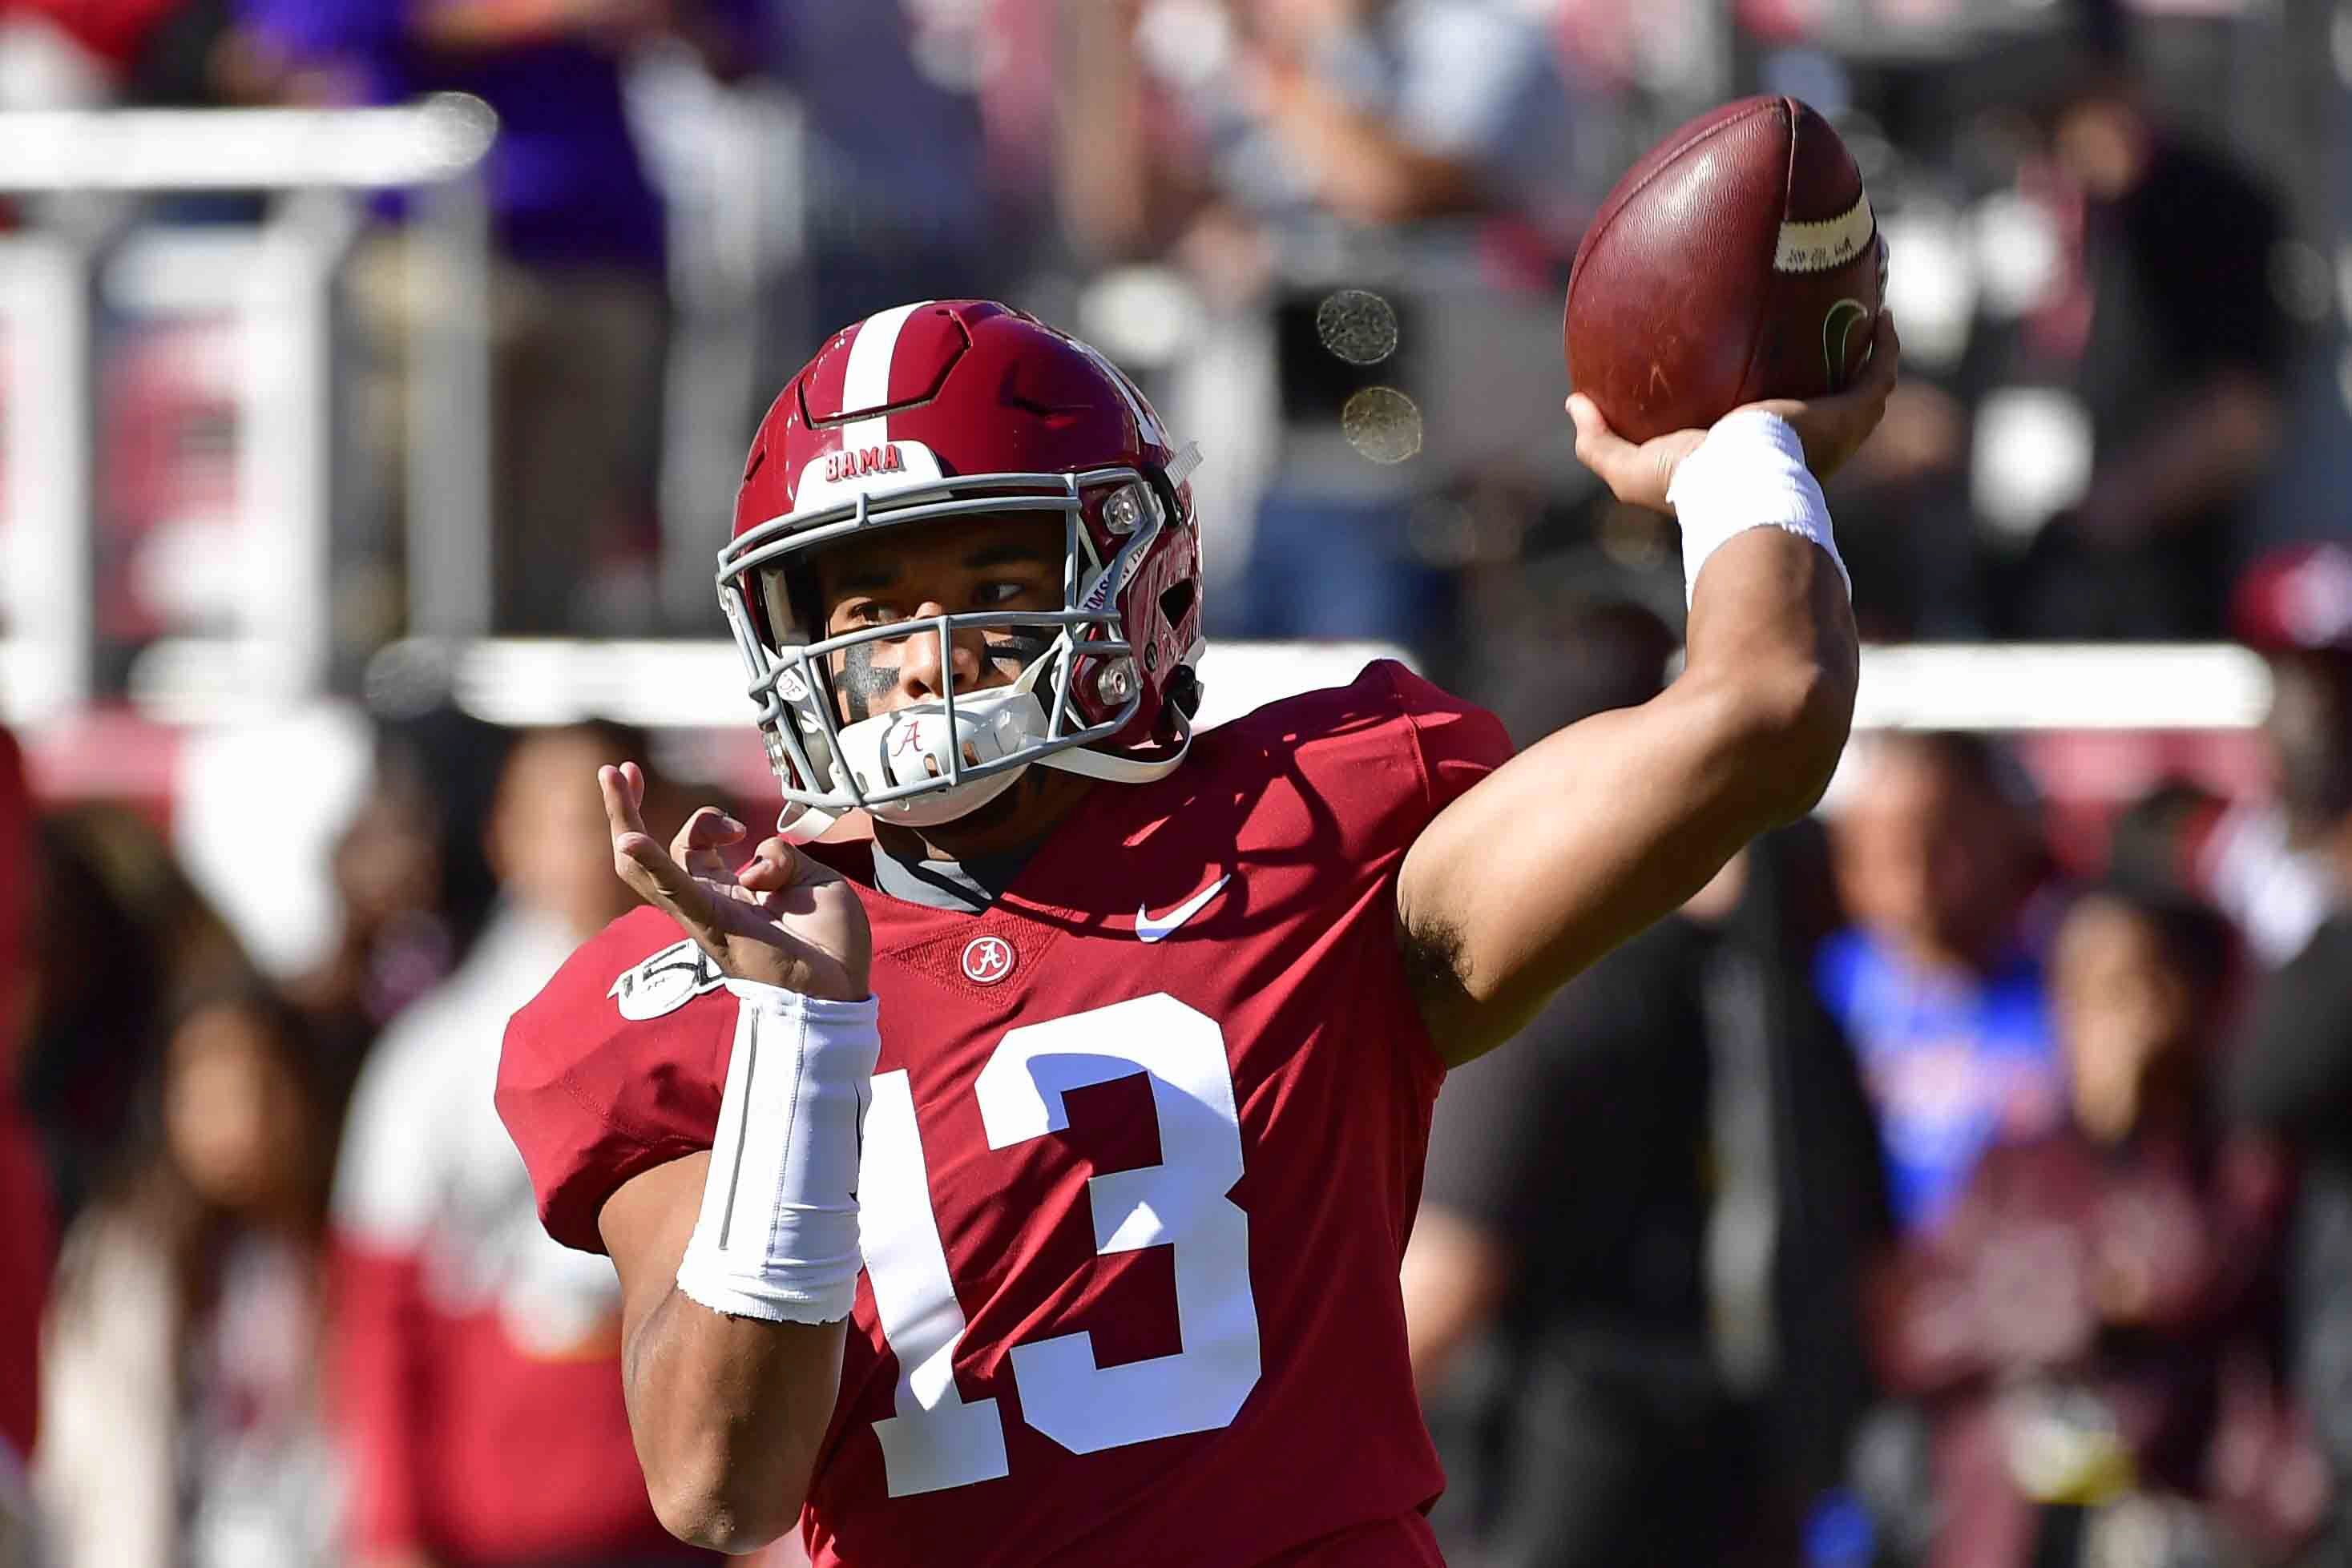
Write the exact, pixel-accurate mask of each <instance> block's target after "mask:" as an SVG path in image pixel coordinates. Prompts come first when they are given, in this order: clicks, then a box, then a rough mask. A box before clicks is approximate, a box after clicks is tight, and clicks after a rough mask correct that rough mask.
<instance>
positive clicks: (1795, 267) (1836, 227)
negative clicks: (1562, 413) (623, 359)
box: [851, 191, 1878, 365]
mask: <svg viewBox="0 0 2352 1568" xmlns="http://www.w3.org/2000/svg"><path fill="white" fill-rule="evenodd" d="M1877 226H1878V225H1877V221H1876V219H1874V217H1873V216H1872V215H1871V211H1870V193H1869V192H1867V191H1864V193H1862V194H1861V196H1860V197H1858V198H1857V199H1856V200H1855V202H1854V204H1853V206H1851V207H1848V208H1847V209H1846V210H1845V211H1844V212H1842V213H1840V214H1838V215H1837V216H1835V217H1833V218H1823V219H1822V220H1821V221H1820V222H1818V223H1788V224H1782V225H1780V249H1779V250H1778V251H1777V252H1776V253H1775V254H1774V255H1773V257H1772V270H1773V271H1775V272H1826V271H1827V270H1829V269H1830V268H1831V267H1843V265H1844V264H1845V263H1847V262H1849V261H1852V260H1853V258H1854V257H1855V256H1860V255H1861V254H1862V250H1863V247H1864V246H1866V245H1868V244H1869V243H1870V236H1871V235H1873V234H1874V233H1876V232H1877ZM851 362H852V364H853V365H854V364H855V363H856V360H855V358H854V357H853V359H852V361H851Z"/></svg>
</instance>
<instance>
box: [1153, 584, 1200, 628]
mask: <svg viewBox="0 0 2352 1568" xmlns="http://www.w3.org/2000/svg"><path fill="white" fill-rule="evenodd" d="M1200 593H1201V585H1200V584H1199V583H1197V582H1195V581H1193V580H1192V579H1191V578H1189V577H1188V578H1186V579H1185V580H1183V581H1181V582H1179V583H1177V584H1176V585H1175V586H1174V587H1172V588H1171V589H1169V590H1168V591H1166V592H1165V593H1162V594H1161V595H1160V614H1162V615H1164V616H1166V617H1167V618H1168V624H1170V625H1171V626H1174V625H1177V624H1179V623H1181V622H1182V621H1183V619H1184V617H1185V615H1186V614H1188V613H1189V612H1191V611H1192V601H1194V600H1195V599H1197V598H1199V597H1200Z"/></svg>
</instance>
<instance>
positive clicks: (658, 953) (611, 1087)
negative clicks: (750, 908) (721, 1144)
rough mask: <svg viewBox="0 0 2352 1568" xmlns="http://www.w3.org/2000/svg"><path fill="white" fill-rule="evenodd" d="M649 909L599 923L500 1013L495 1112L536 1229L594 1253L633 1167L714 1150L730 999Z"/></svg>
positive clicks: (729, 1036)
mask: <svg viewBox="0 0 2352 1568" xmlns="http://www.w3.org/2000/svg"><path fill="white" fill-rule="evenodd" d="M735 1018H736V1004H735V998H733V997H731V996H730V995H729V994H728V993H727V991H726V990H725V989H724V987H723V982H722V980H721V977H720V976H719V972H718V969H717V968H716V967H715V966H713V965H712V964H711V963H710V962H709V959H708V958H706V957H704V956H703V955H702V954H701V953H700V951H699V950H698V949H697V948H696V947H695V946H694V945H693V944H692V943H691V942H682V941H678V940H677V927H676V926H675V925H672V924H671V923H670V922H669V920H668V919H667V917H666V916H664V915H661V914H659V913H658V912H656V911H654V910H651V909H641V910H638V911H636V912H635V913H633V914H631V915H624V916H623V917H622V918H621V919H619V920H617V921H614V923H613V924H612V925H609V926H607V927H605V928H604V932H603V933H602V934H601V935H599V936H596V937H595V938H593V940H591V941H590V942H588V943H587V944H586V945H585V946H583V947H582V948H581V949H580V950H579V951H578V952H576V953H574V954H573V955H572V957H571V958H570V959H569V960H567V961H566V962H565V964H564V966H563V967H562V969H560V970H558V971H557V972H556V975H555V977H554V978H553V979H551V980H550V981H549V982H548V983H547V985H546V987H545V988H544V989H542V990H541V992H540V993H539V995H538V996H537V997H535V998H532V999H531V1000H530V1003H529V1004H527V1005H526V1006H525V1007H524V1008H523V1009H521V1010H520V1011H519V1012H517V1013H516V1014H515V1015H514V1017H513V1018H512V1019H509V1021H508V1024H507V1031H506V1044H505V1049H504V1050H503V1051H501V1053H500V1055H499V1087H498V1107H499V1117H500V1118H501V1119H502V1120H504V1122H505V1123H506V1126H507V1132H508V1134H509V1136H511V1137H512V1138H513V1139H514V1142H515V1147H516V1148H517V1149H519V1150H520V1151H521V1154H522V1160H523V1164H524V1166H527V1167H528V1168H529V1170H530V1182H531V1189H532V1191H533V1193H534V1194H535V1195H536V1196H537V1198H538V1202H539V1216H540V1220H541V1223H542V1224H543V1225H545V1226H546V1228H547V1233H548V1234H549V1235H551V1236H552V1237H554V1238H555V1239H557V1240H558V1241H561V1242H562V1243H563V1244H564V1245H565V1246H567V1247H574V1248H578V1249H581V1250H582V1251H585V1252H602V1251H603V1250H604V1239H603V1238H602V1236H601V1235H600V1234H599V1232H598V1230H597V1228H596V1217H597V1215H598V1214H599V1213H600V1212H602V1210H603V1209H604V1201H605V1199H607V1198H609V1197H612V1196H613V1194H614V1192H616V1191H617V1190H619V1188H620V1187H621V1186H623V1185H624V1184H625V1183H626V1182H627V1181H628V1180H629V1178H631V1177H632V1176H636V1175H637V1174H639V1173H640V1172H643V1171H647V1170H651V1169H652V1168H654V1167H655V1166H662V1165H667V1164H668V1163H669V1162H670V1161H672V1160H675V1159H680V1158H683V1157H684V1156H686V1155H690V1154H693V1153H696V1152H697V1151H698V1150H702V1149H708V1148H709V1146H710V1137H711V1131H712V1129H713V1128H714V1127H715V1126H716V1125H717V1124H718V1118H719V1093H720V1091H721V1088H722V1087H723V1085H724V1083H725V1082H726V1074H727V1055H728V1052H729V1051H730V1049H731V1048H732V1046H733V1043H734V1038H735Z"/></svg>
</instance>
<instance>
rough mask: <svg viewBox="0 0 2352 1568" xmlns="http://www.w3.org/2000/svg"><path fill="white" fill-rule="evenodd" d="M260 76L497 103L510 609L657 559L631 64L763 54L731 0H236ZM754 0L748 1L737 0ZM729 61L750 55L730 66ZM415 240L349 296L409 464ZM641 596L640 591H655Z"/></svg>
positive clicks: (499, 480) (498, 283)
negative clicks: (705, 49)
mask: <svg viewBox="0 0 2352 1568" xmlns="http://www.w3.org/2000/svg"><path fill="white" fill-rule="evenodd" d="M236 3H237V5H239V8H240V13H241V21H242V24H243V26H242V27H241V29H240V33H239V44H238V47H239V49H240V50H241V55H242V61H243V64H242V69H243V70H244V72H245V74H246V76H247V78H249V79H250V80H251V82H252V83H253V84H255V85H254V88H253V90H256V91H258V90H260V89H261V84H264V83H267V82H268V81H271V80H277V81H278V82H280V83H281V84H282V86H281V90H283V91H286V92H289V93H291V92H296V91H299V92H303V93H307V94H309V95H310V96H314V97H316V96H322V95H329V94H331V95H333V96H337V97H341V98H345V99H355V100H358V101H362V102H370V103H387V102H395V101H399V100H402V99H408V98H412V97H415V96H416V95H418V94H421V93H428V92H443V91H446V92H462V93H470V94H472V95H474V96H476V97H478V98H479V99H482V101H483V102H485V103H487V104H488V106H489V107H490V108H491V109H492V110H495V111H496V112H497V114H498V116H499V138H498V141H497V142H496V143H495V145H494V146H493V148H492V150H491V152H490V157H489V162H488V172H487V182H488V201H489V209H490V225H491V236H492V242H493V244H494V246H495V247H496V250H497V255H498V261H499V265H498V267H497V268H496V271H495V276H494V277H493V279H492V287H491V300H490V315H491V324H490V330H491V334H492V338H493V343H494V352H495V358H496V367H495V388H494V392H493V402H494V407H493V409H492V422H493V428H494V432H495V435H494V442H493V451H494V453H495V455H496V475H495V486H494V497H493V505H492V508H491V515H492V517H493V520H494V523H495V527H496V531H497V552H496V554H497V559H496V570H495V581H496V585H497V586H496V597H495V618H496V622H497V624H498V625H499V628H500V629H501V630H504V631H508V632H557V631H562V630H566V629H570V628H572V627H573V626H574V625H575V624H576V622H577V620H578V618H579V616H580V615H581V613H582V612H583V605H584V604H585V602H586V596H587V595H588V594H589V593H591V592H592V591H593V588H594V586H595V585H594V584H593V581H592V577H593V572H594V570H595V569H596V568H597V567H598V566H600V565H614V564H615V563H616V562H619V561H625V560H627V559H632V558H634V559H636V560H637V562H638V564H639V566H640V567H642V566H643V565H644V563H645V561H646V559H648V558H649V557H650V555H651V554H652V552H653V549H654V547H655V544H656V534H655V530H654V528H653V522H654V511H653V504H654V503H653V497H654V492H655V476H656V466H657V461H658V454H659V449H660V442H661V438H662V390H663V371H662V367H663V350H664V342H665V337H666V333H667V297H666V293H665V283H664V275H663V268H664V265H665V260H666V243H665V234H664V227H663V225H664V216H663V209H662V204H661V200H660V198H659V196H658V195H657V194H656V192H655V189H654V187H653V184H652V183H651V182H650V181H649V180H648V179H647V178H646V171H645V168H644V165H643V163H642V162H641V161H640V159H639V156H638V151H637V146H636V143H635V139H634V136H633V134H632V132H631V130H630V125H629V118H628V112H627V105H626V101H625V91H624V87H625V81H624V69H625V64H626V61H627V59H628V57H629V56H630V55H631V54H632V53H633V52H634V51H635V50H636V49H638V48H640V47H644V46H645V45H646V44H648V43H650V42H652V41H654V40H655V39H656V38H658V37H665V36H685V37H691V38H693V39H695V40H696V41H698V42H704V43H708V44H709V46H710V48H711V51H712V53H713V54H714V55H717V54H719V53H723V52H725V51H726V50H727V49H728V48H729V47H736V48H747V47H748V45H749V39H748V37H743V36H741V34H740V29H737V28H734V27H730V26H718V25H716V24H719V23H723V22H729V21H731V20H732V19H733V15H734V14H733V10H732V8H731V7H730V9H729V10H726V11H723V12H722V11H721V10H720V9H719V4H718V0H709V4H705V3H703V0H675V3H664V0H559V3H557V4H551V5H510V4H506V3H504V0H236ZM734 4H740V0H734ZM732 63H737V62H733V61H730V64H732ZM412 281H413V280H412V277H411V275H410V272H409V270H408V269H407V267H405V265H404V251H403V249H402V247H401V246H398V245H396V244H380V245H375V246H369V247H366V248H365V249H364V250H363V251H362V254H361V255H360V256H358V257H356V258H355V259H354V262H353V264H352V268H351V272H350V287H351V294H352V303H353V306H354V308H355V310H356V313H357V315H358V317H359V319H360V321H361V325H362V331H363V333H364V334H365V336H366V338H367V340H369V342H370V344H371V347H372V350H373V353H374V355H375V357H376V358H377V359H378V361H380V370H381V371H382V373H381V374H379V376H378V377H377V384H376V385H375V386H374V387H373V388H372V389H370V390H369V391H368V392H365V393H364V394H363V395H362V397H361V399H360V410H361V422H362V423H361V427H362V434H363V435H364V436H365V437H367V438H369V439H371V440H373V441H375V442H376V443H378V444H379V445H380V446H381V445H382V444H384V443H386V442H392V443H394V444H393V445H392V446H391V447H390V448H389V449H384V450H380V451H379V452H378V453H377V454H376V468H377V471H378V473H379V474H380V475H382V476H384V478H383V483H384V486H385V488H386V489H387V491H389V490H390V489H391V488H392V486H393V480H392V478H391V476H392V475H394V474H395V473H396V472H397V463H396V461H395V459H396V456H397V446H396V437H397V435H398V432H399V424H400V411H401V408H402V406H403V405H402V402H401V393H400V389H399V384H398V380H397V378H398V375H399V373H400V365H401V355H402V352H403V350H404V345H405V342H406V340H407V328H408V323H409V321H410V319H411V317H412V313H414V312H418V311H425V312H434V311H439V310H442V309H446V308H448V307H447V302H446V300H442V299H437V298H415V297H414V296H413V295H412V292H411V284H412ZM640 597H643V596H640Z"/></svg>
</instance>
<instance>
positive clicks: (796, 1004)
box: [677, 980, 882, 1323]
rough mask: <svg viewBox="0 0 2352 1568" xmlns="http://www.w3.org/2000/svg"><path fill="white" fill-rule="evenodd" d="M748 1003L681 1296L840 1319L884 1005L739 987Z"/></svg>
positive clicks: (739, 1019) (850, 1271) (740, 1310)
mask: <svg viewBox="0 0 2352 1568" xmlns="http://www.w3.org/2000/svg"><path fill="white" fill-rule="evenodd" d="M727 988H728V989H729V990H730V991H732V992H734V993H735V995H736V997H737V998H738V999H739V1007H738V1009H737V1012H736V1019H735V1045H734V1050H733V1051H732V1053H731V1054H730V1056H729V1057H728V1060H727V1089H726V1092H725V1094H724V1095H723V1096H722V1097H721V1099H720V1100H719V1131H718V1133H717V1134H716V1136H715V1137H714V1138H713V1139H712V1141H711V1145H710V1174H709V1176H706V1177H705V1178H704V1179H703V1186H702V1211H701V1214H700V1215H699V1217H698V1218H697V1219H696V1220H695V1225H694V1236H693V1239H691V1240H689V1241H688V1243H687V1245H686V1256H685V1257H684V1258H682V1259H681V1260H679V1261H678V1265H677V1288H678V1289H679V1290H681V1291H685V1292H686V1293H687V1294H688V1296H691V1297H692V1298H693V1299H694V1300H696V1301H699V1302H701V1303H702V1304H703V1305H704V1306H706V1307H709V1309H710V1310H711V1311H712V1312H726V1313H728V1314H730V1316H734V1317H742V1318H764V1319H766V1320H767V1321H769V1322H800V1323H822V1322H834V1321H835V1320H836V1319H840V1318H845V1317H847V1316H848V1315H849V1309H850V1303H851V1302H852V1301H855V1300H856V1295H857V1270H858V1265H859V1263H860V1261H861V1254H860V1252H859V1250H858V1245H857V1161H858V1154H859V1150H860V1148H861V1147H862V1145H863V1141H864V1136H865V1134H864V1123H865V1119H866V1103H867V1101H868V1100H869V1099H870V1098H871V1097H872V1087H871V1085H872V1082H873V1078H874V1061H875V1058H876V1057H877V1055H878V1054H879V1053H880V1051H881V1049H882V1036H881V1033H880V1031H879V1030H877V1029H876V1027H875V1016H876V1012H877V1003H876V1002H875V1000H874V999H873V998H870V997H869V998H866V1000H865V1001H862V1002H830V1001H821V1000H818V999H817V998H812V997H803V996H799V995H796V994H795V993H793V992H792V991H787V990H783V989H781V988H778V987H775V986H762V985H759V984H756V983H755V982H752V981H750V980H730V981H728V982H727Z"/></svg>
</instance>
